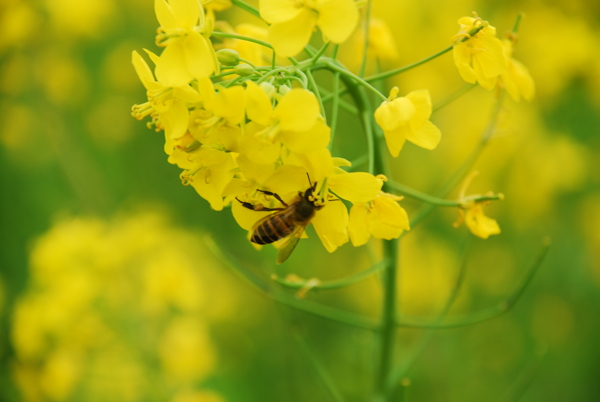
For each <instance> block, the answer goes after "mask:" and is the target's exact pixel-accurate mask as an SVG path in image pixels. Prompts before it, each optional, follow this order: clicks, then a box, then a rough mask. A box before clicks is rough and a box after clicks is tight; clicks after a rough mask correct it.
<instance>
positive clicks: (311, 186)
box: [306, 172, 317, 188]
mask: <svg viewBox="0 0 600 402" xmlns="http://www.w3.org/2000/svg"><path fill="white" fill-rule="evenodd" d="M306 177H308V184H310V188H313V187H315V188H316V184H317V183H315V184H313V183H312V181H310V175H309V174H308V172H306Z"/></svg>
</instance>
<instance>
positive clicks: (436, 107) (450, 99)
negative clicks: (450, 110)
mask: <svg viewBox="0 0 600 402" xmlns="http://www.w3.org/2000/svg"><path fill="white" fill-rule="evenodd" d="M476 86H477V84H466V85H464V86H463V87H462V88H460V89H459V90H458V91H456V92H454V93H453V94H451V95H450V96H448V97H447V98H446V99H443V100H441V101H440V102H438V103H436V104H435V105H433V107H432V109H431V111H432V113H435V112H437V111H438V110H440V109H441V108H443V107H444V106H446V105H448V104H450V103H452V102H453V101H454V100H455V99H458V98H460V97H461V96H463V95H464V94H466V93H467V92H469V91H470V90H471V89H473V88H475V87H476Z"/></svg>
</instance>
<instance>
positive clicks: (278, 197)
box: [257, 189, 288, 207]
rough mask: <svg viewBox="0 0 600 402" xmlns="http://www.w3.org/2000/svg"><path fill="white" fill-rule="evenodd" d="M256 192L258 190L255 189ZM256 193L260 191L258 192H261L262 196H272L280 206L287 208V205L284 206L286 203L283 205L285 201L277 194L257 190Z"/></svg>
mask: <svg viewBox="0 0 600 402" xmlns="http://www.w3.org/2000/svg"><path fill="white" fill-rule="evenodd" d="M257 190H258V189H257ZM258 191H260V192H261V193H263V194H266V195H270V196H273V197H275V199H276V200H277V201H279V202H280V203H281V204H282V205H283V206H284V207H287V206H288V204H286V203H285V201H283V200H282V199H281V197H280V196H279V194H277V193H273V192H271V191H265V190H258Z"/></svg>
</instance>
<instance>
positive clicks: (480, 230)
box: [454, 171, 502, 239]
mask: <svg viewBox="0 0 600 402" xmlns="http://www.w3.org/2000/svg"><path fill="white" fill-rule="evenodd" d="M478 174H479V172H477V171H474V172H472V173H471V174H470V175H468V176H467V177H466V178H465V179H464V180H463V183H462V185H461V189H460V194H459V200H464V201H461V203H462V205H461V206H460V208H459V209H458V220H457V221H456V222H455V223H454V227H455V228H457V227H459V226H460V225H462V224H463V222H464V223H465V224H466V225H467V227H468V228H469V230H470V231H471V233H473V234H474V235H475V236H477V237H481V238H482V239H487V238H488V237H490V236H491V235H495V234H500V226H498V222H496V220H495V219H492V218H490V217H487V216H486V215H485V214H484V213H483V204H484V203H489V201H485V202H475V201H474V200H472V199H468V200H466V199H465V193H466V190H467V187H468V186H469V184H471V182H472V181H473V179H474V178H475V177H476V176H477V175H478ZM500 195H501V196H502V194H500ZM501 198H502V197H501Z"/></svg>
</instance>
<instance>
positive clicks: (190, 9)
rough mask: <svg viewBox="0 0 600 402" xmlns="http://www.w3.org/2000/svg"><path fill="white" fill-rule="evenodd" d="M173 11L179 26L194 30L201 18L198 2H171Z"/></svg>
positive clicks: (184, 0) (194, 0)
mask: <svg viewBox="0 0 600 402" xmlns="http://www.w3.org/2000/svg"><path fill="white" fill-rule="evenodd" d="M169 4H170V5H171V10H172V11H173V17H174V18H175V21H176V23H177V26H179V27H181V28H185V29H192V28H193V27H194V26H196V25H197V23H198V18H199V17H200V5H199V4H198V0H170V2H169Z"/></svg>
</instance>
